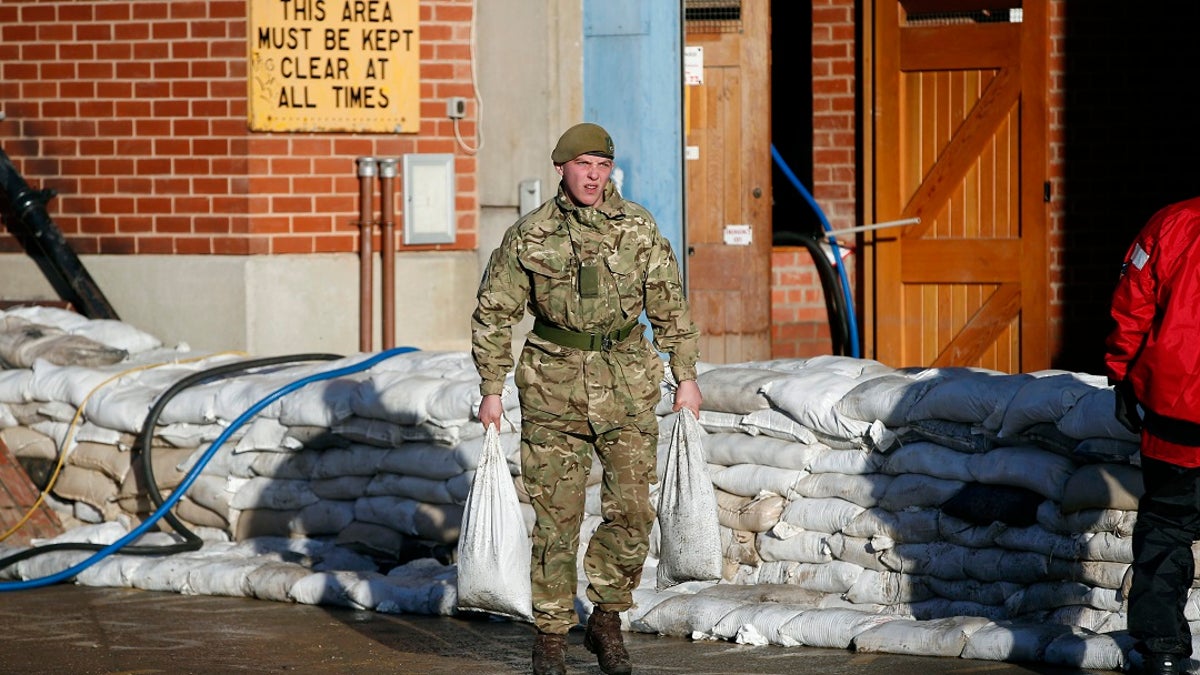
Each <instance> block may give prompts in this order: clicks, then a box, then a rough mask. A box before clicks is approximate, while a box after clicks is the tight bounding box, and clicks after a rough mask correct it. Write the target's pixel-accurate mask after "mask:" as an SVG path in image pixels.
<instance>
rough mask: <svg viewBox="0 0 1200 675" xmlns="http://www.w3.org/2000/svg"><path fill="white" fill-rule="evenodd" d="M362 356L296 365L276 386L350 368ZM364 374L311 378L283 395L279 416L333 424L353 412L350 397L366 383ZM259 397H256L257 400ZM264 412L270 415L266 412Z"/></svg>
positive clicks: (299, 422) (284, 420)
mask: <svg viewBox="0 0 1200 675" xmlns="http://www.w3.org/2000/svg"><path fill="white" fill-rule="evenodd" d="M362 360H363V359H362V358H357V357H349V358H345V359H339V360H337V361H324V362H319V363H314V364H311V365H308V366H300V367H297V368H292V369H290V370H289V371H288V373H287V378H286V379H284V380H283V381H282V382H277V384H278V386H277V387H276V389H278V388H280V387H282V386H284V385H288V384H292V383H294V382H299V381H300V380H302V379H304V378H305V377H311V376H313V375H319V374H323V373H327V372H329V371H333V370H337V369H340V368H348V367H350V366H353V365H355V364H356V363H358V362H359V361H362ZM363 378H364V375H363V374H362V373H361V372H357V373H347V374H344V375H340V376H338V377H333V378H328V379H322V380H316V381H313V382H309V383H307V384H305V385H304V386H303V387H300V388H299V389H294V390H292V391H290V392H288V394H287V395H286V396H284V397H283V398H281V399H279V401H278V403H279V413H278V415H276V416H277V417H278V418H279V421H280V423H281V424H283V425H284V426H289V427H291V426H316V427H331V426H333V425H334V424H337V423H338V422H341V421H343V420H345V419H346V418H348V417H350V415H352V414H353V412H352V411H351V409H350V399H351V397H352V396H354V392H355V391H357V390H358V389H359V388H360V387H361V386H364V385H363V384H362V380H363ZM272 391H274V390H272ZM257 400H258V399H255V401H257ZM247 407H249V406H247ZM261 414H263V415H269V413H266V412H263V413H261Z"/></svg>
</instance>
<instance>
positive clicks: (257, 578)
mask: <svg viewBox="0 0 1200 675" xmlns="http://www.w3.org/2000/svg"><path fill="white" fill-rule="evenodd" d="M309 574H312V570H310V569H308V568H307V567H305V566H303V565H300V564H299V563H294V562H283V561H279V560H266V561H263V562H262V564H260V565H259V566H258V567H256V568H254V569H253V570H250V572H248V573H247V574H246V587H247V590H248V593H249V596H248V597H252V598H258V599H259V600H273V601H275V602H291V601H292V598H291V596H290V595H288V589H290V588H291V587H292V584H294V583H296V582H297V581H299V580H300V579H303V578H304V577H307V576H308V575H309Z"/></svg>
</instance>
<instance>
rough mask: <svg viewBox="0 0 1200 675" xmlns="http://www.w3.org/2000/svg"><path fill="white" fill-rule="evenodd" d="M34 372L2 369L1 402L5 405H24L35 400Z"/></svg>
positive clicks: (0, 383)
mask: <svg viewBox="0 0 1200 675" xmlns="http://www.w3.org/2000/svg"><path fill="white" fill-rule="evenodd" d="M32 383H33V371H32V370H30V369H28V368H20V369H3V368H0V401H4V402H5V403H24V402H26V401H32V400H33V399H34V396H33V390H32V388H31V387H32Z"/></svg>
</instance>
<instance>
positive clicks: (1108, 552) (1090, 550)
mask: <svg viewBox="0 0 1200 675" xmlns="http://www.w3.org/2000/svg"><path fill="white" fill-rule="evenodd" d="M1080 557H1082V558H1083V559H1084V560H1095V561H1103V562H1114V563H1132V562H1133V537H1122V536H1118V535H1116V534H1115V533H1112V532H1096V533H1094V534H1092V536H1090V537H1088V538H1087V541H1086V542H1084V544H1083V548H1082V550H1081V551H1080Z"/></svg>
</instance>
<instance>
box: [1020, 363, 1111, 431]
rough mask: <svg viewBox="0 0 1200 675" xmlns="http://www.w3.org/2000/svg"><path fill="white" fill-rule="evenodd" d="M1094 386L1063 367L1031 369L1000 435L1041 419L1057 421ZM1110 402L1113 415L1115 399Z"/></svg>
mask: <svg viewBox="0 0 1200 675" xmlns="http://www.w3.org/2000/svg"><path fill="white" fill-rule="evenodd" d="M1094 390H1095V387H1094V386H1093V385H1092V384H1090V383H1088V382H1084V381H1083V380H1081V379H1080V378H1079V377H1077V376H1076V375H1075V374H1074V373H1069V372H1065V371H1061V370H1045V371H1039V372H1036V373H1028V374H1027V375H1025V376H1024V379H1023V383H1022V385H1021V387H1020V389H1018V390H1017V392H1016V394H1014V396H1013V397H1012V400H1011V401H1009V404H1008V407H1007V409H1006V410H1005V411H1004V419H1003V421H1002V423H1001V425H1000V427H999V429H997V436H999V437H1000V438H1012V437H1014V436H1018V435H1020V434H1021V433H1023V432H1024V431H1025V430H1026V429H1028V428H1030V427H1032V426H1034V425H1037V424H1040V423H1046V422H1048V423H1050V424H1055V423H1057V422H1058V421H1059V420H1060V419H1062V417H1063V415H1066V414H1067V413H1068V412H1069V411H1070V410H1071V408H1072V407H1074V406H1075V405H1076V403H1077V402H1078V401H1079V400H1080V399H1081V398H1082V397H1083V396H1084V395H1086V394H1088V393H1090V392H1092V391H1094ZM1109 402H1110V407H1109V409H1108V416H1109V417H1112V410H1113V409H1112V407H1111V402H1112V399H1109ZM1114 421H1115V420H1114ZM1091 435H1096V434H1091ZM1078 438H1086V437H1085V436H1080V437H1078Z"/></svg>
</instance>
